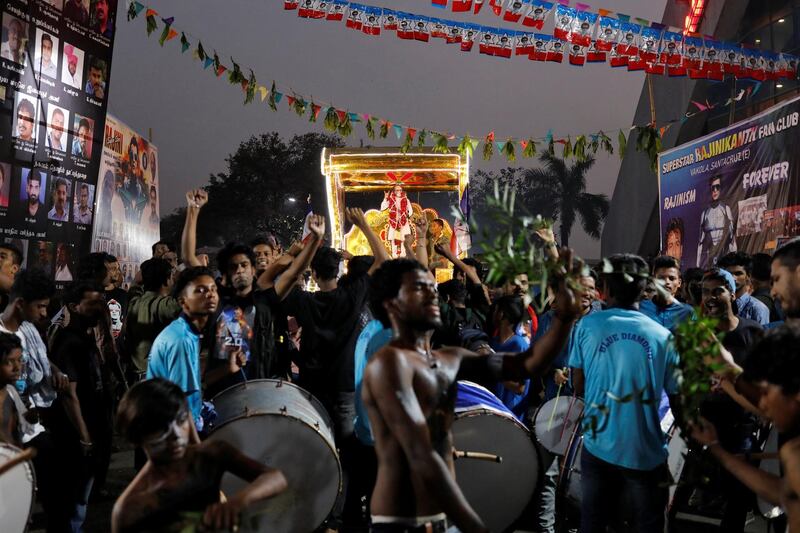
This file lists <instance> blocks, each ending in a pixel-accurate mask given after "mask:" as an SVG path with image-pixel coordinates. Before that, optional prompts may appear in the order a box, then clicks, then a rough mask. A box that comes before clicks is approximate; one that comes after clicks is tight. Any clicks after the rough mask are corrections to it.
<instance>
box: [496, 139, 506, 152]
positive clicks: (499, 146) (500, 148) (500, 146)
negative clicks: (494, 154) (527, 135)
mask: <svg viewBox="0 0 800 533" xmlns="http://www.w3.org/2000/svg"><path fill="white" fill-rule="evenodd" d="M494 145H495V146H497V151H498V152H502V151H503V146H505V145H506V143H504V142H503V141H495V142H494Z"/></svg>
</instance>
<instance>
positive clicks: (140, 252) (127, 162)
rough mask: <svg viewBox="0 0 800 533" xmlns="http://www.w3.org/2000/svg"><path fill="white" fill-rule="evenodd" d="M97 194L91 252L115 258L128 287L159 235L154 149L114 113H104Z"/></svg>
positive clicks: (156, 155) (155, 151)
mask: <svg viewBox="0 0 800 533" xmlns="http://www.w3.org/2000/svg"><path fill="white" fill-rule="evenodd" d="M96 194H97V201H96V204H95V205H96V209H97V211H96V212H97V215H96V217H95V221H94V233H93V237H92V251H93V252H107V253H110V254H111V255H113V256H115V257H117V259H118V260H119V264H120V269H121V270H122V274H123V286H124V287H125V288H127V287H129V286H130V284H131V283H132V282H133V280H134V278H135V276H136V274H137V272H138V268H139V265H140V264H141V263H142V262H143V261H145V260H146V259H149V258H150V257H151V256H152V251H151V246H152V244H153V243H154V242H156V241H158V240H159V235H160V230H159V222H160V212H159V201H158V200H159V187H158V149H157V148H156V147H155V145H153V144H152V143H150V142H148V140H147V139H145V138H144V137H142V136H141V135H139V134H138V133H136V132H135V131H134V130H132V129H131V128H129V127H128V126H127V125H125V124H124V123H122V122H120V121H119V120H117V119H116V118H114V116H113V115H108V116H107V117H106V125H105V136H104V138H103V149H102V156H101V158H100V173H99V175H98V180H97V193H96Z"/></svg>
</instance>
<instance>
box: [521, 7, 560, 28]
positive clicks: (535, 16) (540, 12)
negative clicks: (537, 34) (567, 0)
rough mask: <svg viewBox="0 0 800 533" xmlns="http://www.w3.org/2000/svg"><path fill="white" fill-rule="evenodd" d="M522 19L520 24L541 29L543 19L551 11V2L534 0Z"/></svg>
mask: <svg viewBox="0 0 800 533" xmlns="http://www.w3.org/2000/svg"><path fill="white" fill-rule="evenodd" d="M527 11H528V12H527V13H526V14H525V17H524V18H523V19H522V25H523V26H528V27H530V28H536V29H537V30H541V29H542V28H544V21H545V19H547V16H548V15H549V14H550V12H551V11H553V3H552V2H544V1H542V0H534V2H533V5H532V6H530V7H529V8H528V10H527Z"/></svg>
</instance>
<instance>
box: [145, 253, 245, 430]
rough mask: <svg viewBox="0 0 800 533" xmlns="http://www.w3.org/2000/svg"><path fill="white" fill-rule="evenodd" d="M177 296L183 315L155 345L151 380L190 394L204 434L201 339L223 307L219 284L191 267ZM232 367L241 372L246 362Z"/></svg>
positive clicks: (176, 290)
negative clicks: (158, 379) (170, 385)
mask: <svg viewBox="0 0 800 533" xmlns="http://www.w3.org/2000/svg"><path fill="white" fill-rule="evenodd" d="M173 295H174V297H175V299H177V300H178V303H179V304H180V305H181V314H180V316H179V317H178V318H176V319H175V320H174V321H173V322H172V323H171V324H170V325H169V326H167V327H166V328H164V330H163V331H161V333H159V334H158V337H156V340H155V341H154V342H153V347H152V348H151V349H150V357H149V361H148V363H147V379H150V378H164V379H167V380H169V381H171V382H173V383H175V384H176V385H178V386H179V387H180V388H181V390H182V391H183V392H184V394H186V402H187V403H188V404H189V410H190V411H191V412H192V419H193V420H194V423H195V427H196V428H197V431H202V429H203V421H202V418H201V417H200V413H201V411H202V408H203V391H202V387H201V384H202V369H201V368H200V367H201V364H200V339H201V336H202V331H203V330H204V329H205V327H206V324H207V323H208V321H209V320H211V318H212V317H213V316H214V313H215V312H216V311H217V306H218V305H219V295H218V294H217V282H216V281H215V280H214V275H213V273H212V272H211V271H210V270H209V269H208V268H206V267H190V268H187V269H186V270H184V271H183V272H181V274H180V276H178V279H177V281H176V282H175V287H174V288H173ZM229 364H230V365H231V366H236V367H237V370H238V368H240V367H241V366H242V365H244V361H243V360H237V359H235V358H232V359H231V360H230V362H229Z"/></svg>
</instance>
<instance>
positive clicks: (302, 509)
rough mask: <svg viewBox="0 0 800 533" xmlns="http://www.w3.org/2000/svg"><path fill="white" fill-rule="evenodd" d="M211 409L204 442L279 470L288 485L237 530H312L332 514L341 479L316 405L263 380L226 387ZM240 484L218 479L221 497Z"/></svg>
mask: <svg viewBox="0 0 800 533" xmlns="http://www.w3.org/2000/svg"><path fill="white" fill-rule="evenodd" d="M214 404H215V407H216V409H217V412H218V415H219V417H218V420H217V423H216V424H215V427H214V428H213V430H212V433H211V435H210V436H209V440H214V439H221V440H224V441H226V442H228V443H229V444H231V445H232V446H234V447H236V448H237V449H239V450H240V451H241V452H242V453H243V454H245V455H247V456H249V457H252V458H253V459H255V460H257V461H260V462H262V463H264V464H266V465H268V466H271V467H275V468H279V469H280V470H281V471H282V472H283V475H284V476H286V481H287V482H288V488H287V490H285V491H284V492H283V493H281V494H280V495H278V496H276V497H275V498H271V499H270V500H268V501H267V502H265V503H263V504H262V505H260V506H255V508H252V509H248V510H247V512H246V513H245V517H244V518H243V523H242V527H241V529H240V531H242V532H245V531H247V532H256V531H257V532H281V531H287V532H295V531H297V532H300V531H314V530H315V529H316V528H317V527H318V526H319V525H320V524H322V522H323V521H324V520H325V518H327V516H328V515H329V514H330V512H331V510H332V509H333V505H334V503H335V502H336V497H337V495H338V494H339V491H340V490H341V479H342V471H341V466H340V464H339V457H338V455H337V453H336V448H335V445H334V442H333V433H332V428H331V427H330V419H329V418H328V416H327V413H325V411H324V409H323V408H322V405H321V404H320V403H319V402H318V401H317V400H316V398H314V397H313V396H311V395H310V394H309V393H308V392H307V391H305V390H303V389H301V388H300V387H297V386H295V385H292V384H290V383H286V382H282V381H280V380H267V379H265V380H251V381H248V382H247V383H246V384H240V385H236V386H234V387H231V388H229V389H227V390H225V391H223V392H221V393H220V394H218V395H217V396H216V397H214ZM245 484H246V482H245V481H244V480H241V479H239V478H237V477H235V476H232V475H230V474H226V475H225V476H224V477H223V478H222V490H223V492H224V493H225V494H227V495H231V494H234V493H236V492H237V491H238V490H240V489H241V488H242V487H243V486H244V485H245Z"/></svg>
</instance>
